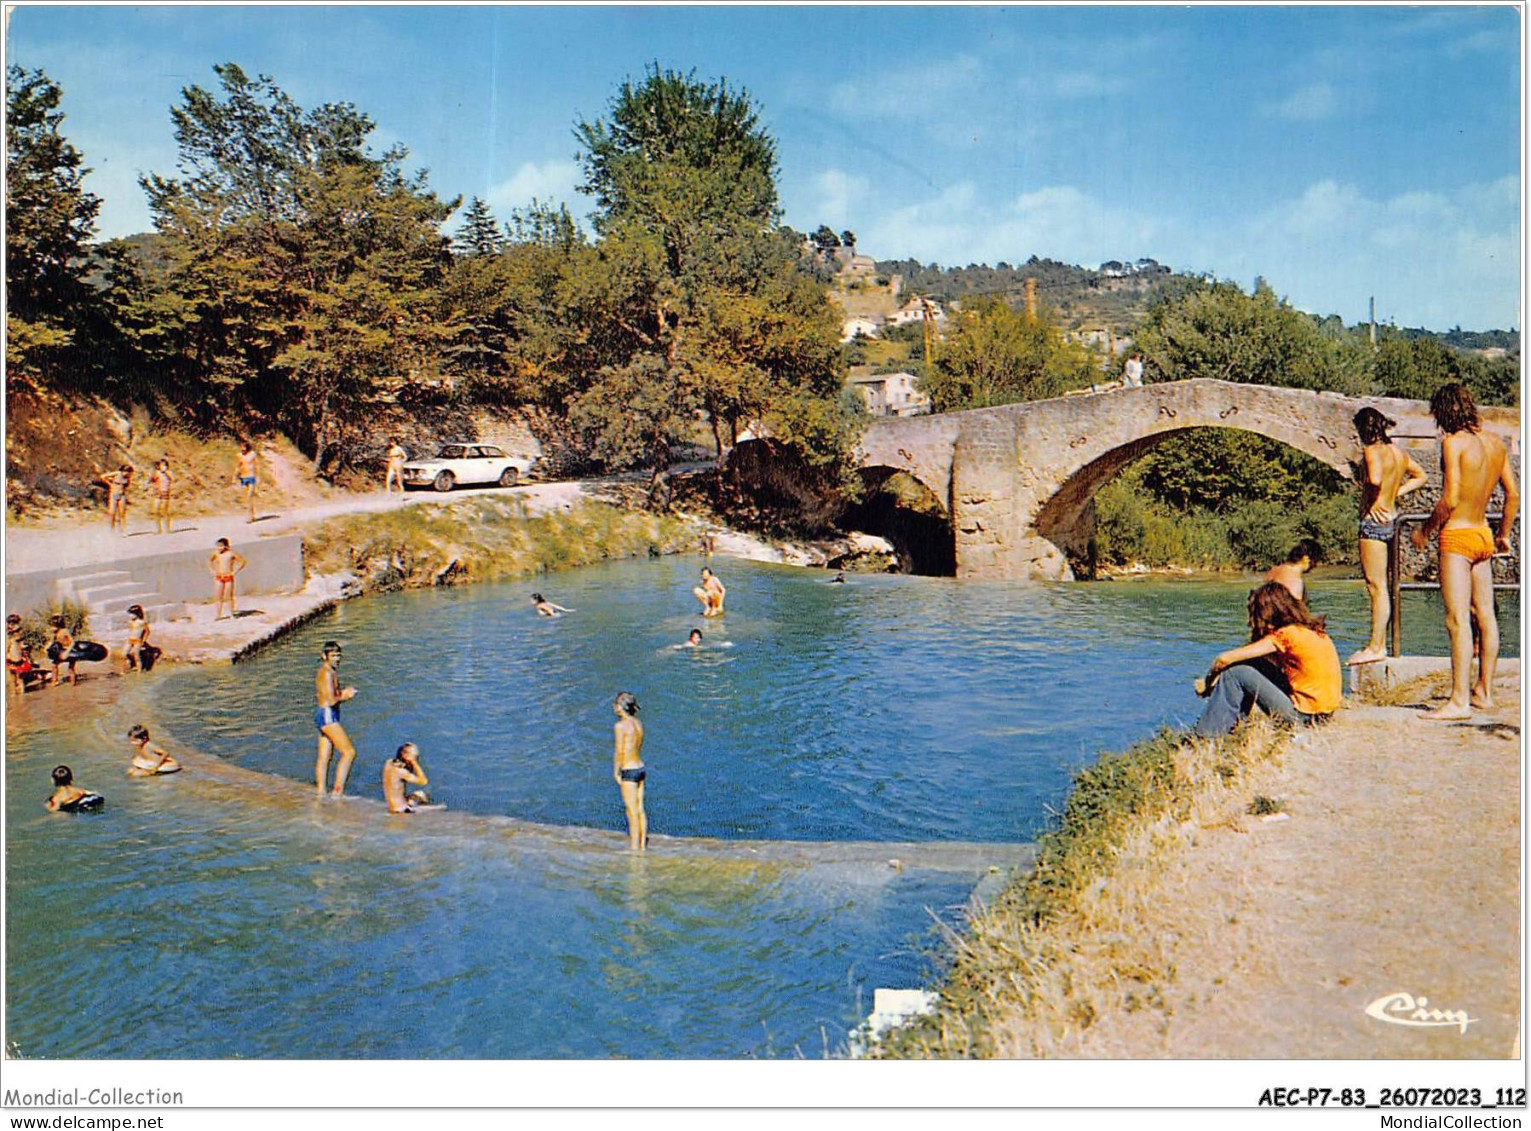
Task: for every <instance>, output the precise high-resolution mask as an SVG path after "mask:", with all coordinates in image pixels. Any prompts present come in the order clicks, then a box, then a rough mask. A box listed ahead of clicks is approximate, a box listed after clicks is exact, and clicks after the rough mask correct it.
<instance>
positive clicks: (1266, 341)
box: [1134, 280, 1371, 396]
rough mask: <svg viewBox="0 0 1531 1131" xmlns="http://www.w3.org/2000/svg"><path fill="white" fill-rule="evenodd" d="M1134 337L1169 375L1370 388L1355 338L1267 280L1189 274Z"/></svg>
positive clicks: (1163, 296)
mask: <svg viewBox="0 0 1531 1131" xmlns="http://www.w3.org/2000/svg"><path fill="white" fill-rule="evenodd" d="M1134 338H1135V341H1136V344H1137V346H1138V348H1140V349H1141V350H1142V351H1143V355H1144V358H1145V360H1146V361H1147V362H1148V363H1149V365H1151V366H1152V367H1153V368H1154V369H1156V370H1157V371H1158V372H1159V374H1160V375H1161V376H1162V377H1163V379H1165V380H1168V381H1178V380H1184V379H1187V378H1192V377H1215V378H1217V379H1219V380H1223V381H1239V382H1246V383H1250V384H1257V385H1285V386H1291V387H1295V388H1302V389H1333V390H1335V391H1337V392H1343V393H1349V394H1352V395H1358V396H1359V395H1365V394H1366V393H1368V392H1370V386H1371V379H1370V378H1371V375H1370V359H1369V357H1368V356H1367V353H1366V351H1365V349H1364V347H1361V346H1359V345H1358V344H1357V343H1354V342H1353V341H1337V340H1335V339H1333V338H1331V337H1328V336H1326V335H1325V334H1324V333H1323V332H1322V331H1321V330H1320V328H1319V327H1318V325H1317V324H1315V322H1314V321H1313V319H1312V318H1310V317H1309V316H1308V315H1306V314H1304V313H1302V312H1301V311H1299V310H1294V309H1293V308H1292V307H1291V306H1290V305H1289V304H1288V303H1287V302H1286V301H1285V300H1284V299H1279V298H1277V297H1276V294H1275V292H1274V291H1272V290H1271V289H1270V287H1269V286H1267V285H1266V284H1265V283H1264V281H1263V280H1262V281H1261V282H1260V283H1259V284H1258V285H1257V286H1256V288H1255V292H1254V293H1253V294H1245V293H1244V292H1243V291H1242V290H1241V289H1240V288H1239V287H1238V286H1237V285H1236V284H1234V283H1229V282H1207V281H1204V280H1186V281H1184V282H1183V283H1181V285H1179V286H1178V287H1172V288H1166V289H1165V290H1164V291H1162V292H1161V293H1160V295H1159V297H1158V299H1157V300H1156V301H1155V302H1154V303H1153V304H1152V305H1151V306H1150V307H1149V310H1148V313H1147V314H1146V315H1145V317H1144V319H1143V321H1142V322H1141V323H1140V324H1139V326H1138V327H1137V330H1136V332H1135V334H1134Z"/></svg>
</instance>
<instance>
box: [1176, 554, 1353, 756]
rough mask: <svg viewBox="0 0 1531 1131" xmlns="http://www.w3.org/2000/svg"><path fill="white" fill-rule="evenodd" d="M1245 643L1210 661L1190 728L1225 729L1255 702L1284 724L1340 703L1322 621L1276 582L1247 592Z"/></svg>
mask: <svg viewBox="0 0 1531 1131" xmlns="http://www.w3.org/2000/svg"><path fill="white" fill-rule="evenodd" d="M1249 638H1250V643H1248V644H1246V645H1244V646H1243V647H1242V648H1234V649H1231V650H1229V651H1227V652H1224V653H1223V654H1222V655H1220V656H1218V657H1217V658H1216V659H1215V660H1213V661H1212V667H1211V668H1210V669H1209V670H1208V671H1207V675H1206V679H1205V681H1201V680H1198V681H1197V688H1196V692H1197V694H1198V695H1203V696H1206V697H1207V698H1208V699H1209V700H1210V702H1208V704H1207V708H1206V710H1205V711H1203V712H1202V716H1201V719H1200V720H1199V721H1198V722H1197V724H1196V733H1197V734H1201V735H1207V736H1209V737H1211V736H1216V735H1221V734H1228V733H1230V732H1231V731H1232V730H1233V728H1234V727H1235V726H1237V725H1238V722H1239V720H1240V719H1242V718H1243V717H1244V716H1245V715H1247V714H1249V713H1250V712H1251V711H1252V710H1254V708H1255V707H1256V706H1259V707H1261V708H1263V709H1264V711H1265V713H1266V714H1268V715H1270V716H1272V717H1273V718H1277V719H1282V720H1285V721H1286V722H1289V723H1304V724H1313V723H1319V722H1325V721H1327V720H1328V718H1329V716H1330V715H1331V714H1333V713H1334V711H1335V710H1336V709H1337V708H1338V707H1339V705H1340V698H1341V691H1340V654H1339V653H1338V652H1336V651H1335V650H1334V641H1332V640H1330V639H1329V637H1328V636H1327V635H1326V634H1325V632H1324V620H1323V618H1322V617H1315V616H1314V615H1313V614H1312V613H1310V612H1309V611H1308V606H1307V605H1305V604H1303V603H1302V602H1301V601H1299V600H1298V599H1297V598H1296V597H1293V596H1292V593H1291V591H1290V590H1289V589H1287V587H1286V586H1284V585H1282V584H1281V583H1280V582H1279V581H1268V582H1266V583H1265V584H1264V585H1262V586H1260V588H1258V589H1256V590H1255V591H1254V592H1253V593H1251V594H1250V595H1249Z"/></svg>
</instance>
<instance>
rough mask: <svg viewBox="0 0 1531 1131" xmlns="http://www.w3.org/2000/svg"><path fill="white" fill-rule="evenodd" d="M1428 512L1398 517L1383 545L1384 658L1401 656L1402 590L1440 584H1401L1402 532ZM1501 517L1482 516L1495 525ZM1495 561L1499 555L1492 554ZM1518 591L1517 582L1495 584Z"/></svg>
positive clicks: (1412, 582)
mask: <svg viewBox="0 0 1531 1131" xmlns="http://www.w3.org/2000/svg"><path fill="white" fill-rule="evenodd" d="M1430 514H1431V512H1430V511H1425V512H1424V513H1423V514H1401V515H1399V516H1398V518H1397V519H1396V520H1395V522H1394V525H1393V537H1392V538H1390V539H1389V540H1388V544H1387V596H1388V604H1389V607H1390V611H1389V613H1388V626H1387V628H1388V654H1389V655H1392V656H1401V655H1403V602H1402V601H1400V600H1399V599H1398V598H1399V595H1400V594H1401V593H1402V592H1403V591H1404V590H1406V589H1439V588H1440V587H1441V583H1440V581H1439V580H1436V581H1404V580H1403V531H1404V527H1405V526H1413V525H1415V524H1416V523H1421V522H1428V521H1429V519H1430ZM1503 517H1504V515H1503V513H1500V512H1496V513H1494V514H1486V515H1484V516H1483V520H1484V521H1485V522H1489V523H1494V522H1498V521H1499V520H1500V519H1502V518H1503ZM1494 556H1495V557H1502V556H1503V555H1500V554H1496V555H1494ZM1435 569H1436V576H1437V578H1439V576H1440V564H1439V563H1437V564H1436V567H1435ZM1519 588H1520V582H1519V581H1496V582H1495V583H1494V589H1495V590H1496V591H1497V590H1500V589H1516V590H1518V589H1519Z"/></svg>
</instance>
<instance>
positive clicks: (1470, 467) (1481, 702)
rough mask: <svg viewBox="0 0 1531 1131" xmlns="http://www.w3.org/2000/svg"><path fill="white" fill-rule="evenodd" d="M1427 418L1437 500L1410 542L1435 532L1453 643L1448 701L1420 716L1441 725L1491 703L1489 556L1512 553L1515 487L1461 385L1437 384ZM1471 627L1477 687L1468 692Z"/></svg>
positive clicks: (1419, 543)
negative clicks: (1495, 523) (1434, 449)
mask: <svg viewBox="0 0 1531 1131" xmlns="http://www.w3.org/2000/svg"><path fill="white" fill-rule="evenodd" d="M1430 414H1431V415H1432V416H1434V417H1435V423H1436V425H1437V426H1438V427H1439V428H1440V430H1441V498H1440V502H1438V503H1436V504H1435V510H1434V511H1432V512H1431V514H1430V519H1429V521H1427V522H1426V523H1425V524H1424V525H1423V526H1421V527H1419V528H1418V529H1416V530H1415V531H1414V539H1413V541H1414V548H1415V549H1417V550H1423V549H1424V548H1425V547H1426V546H1427V545H1428V544H1429V542H1430V539H1431V537H1432V536H1433V535H1435V534H1436V533H1437V532H1439V533H1440V555H1441V562H1440V577H1441V600H1442V602H1443V603H1444V604H1445V606H1446V632H1447V634H1448V635H1449V636H1450V638H1451V698H1450V699H1448V700H1446V703H1445V705H1443V706H1441V707H1438V708H1436V709H1435V710H1433V711H1426V712H1425V713H1424V714H1423V715H1421V716H1420V717H1421V718H1423V719H1430V720H1432V721H1444V720H1450V719H1467V718H1471V717H1472V708H1474V707H1480V708H1488V707H1492V706H1493V705H1494V666H1495V665H1496V664H1497V663H1498V662H1499V621H1498V619H1497V618H1496V617H1495V615H1494V576H1493V557H1494V554H1495V553H1496V552H1497V553H1505V554H1508V553H1509V552H1510V532H1511V531H1512V530H1514V528H1515V516H1516V513H1517V512H1518V511H1519V510H1520V489H1519V488H1518V487H1517V486H1516V483H1515V473H1514V472H1513V471H1512V470H1511V469H1510V457H1509V453H1508V452H1506V451H1505V446H1504V441H1503V440H1501V439H1500V438H1499V437H1498V436H1495V435H1494V434H1493V433H1492V432H1485V431H1483V430H1482V428H1481V425H1480V423H1479V420H1478V407H1477V405H1475V404H1473V398H1472V394H1471V393H1469V392H1468V391H1467V388H1466V387H1465V386H1463V385H1460V384H1457V383H1455V382H1453V383H1451V384H1449V385H1442V386H1441V387H1440V388H1439V389H1437V390H1436V391H1435V396H1433V397H1431V398H1430ZM1495 487H1503V488H1504V516H1503V517H1502V518H1501V519H1500V520H1499V534H1498V537H1495V535H1494V533H1493V532H1492V531H1491V530H1489V527H1488V520H1487V519H1486V518H1485V517H1484V516H1485V515H1486V514H1487V513H1488V502H1489V497H1490V496H1491V495H1493V493H1494V488H1495ZM1469 615H1470V616H1471V622H1469V619H1468V618H1469ZM1474 626H1476V627H1477V630H1478V682H1477V683H1475V684H1472V685H1471V688H1470V689H1469V686H1468V680H1469V677H1470V676H1471V675H1472V661H1473V634H1472V629H1473V627H1474Z"/></svg>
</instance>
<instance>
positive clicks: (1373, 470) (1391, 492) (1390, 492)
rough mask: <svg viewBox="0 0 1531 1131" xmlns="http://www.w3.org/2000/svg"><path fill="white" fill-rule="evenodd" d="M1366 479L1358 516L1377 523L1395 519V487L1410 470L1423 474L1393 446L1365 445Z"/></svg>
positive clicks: (1406, 456)
mask: <svg viewBox="0 0 1531 1131" xmlns="http://www.w3.org/2000/svg"><path fill="white" fill-rule="evenodd" d="M1365 462H1366V478H1365V480H1364V481H1363V482H1362V484H1361V513H1362V514H1363V515H1367V516H1371V517H1373V518H1375V519H1376V520H1378V521H1387V520H1389V519H1392V518H1393V517H1394V516H1395V507H1396V504H1397V501H1398V487H1399V485H1400V484H1401V483H1402V482H1403V480H1404V476H1406V475H1408V474H1409V473H1410V470H1411V468H1412V469H1413V470H1414V471H1415V472H1417V473H1418V474H1420V475H1423V474H1424V472H1423V471H1421V470H1420V469H1419V465H1418V464H1416V463H1415V462H1414V461H1413V460H1412V459H1410V458H1409V456H1408V454H1407V453H1405V452H1404V451H1403V450H1402V449H1400V448H1398V447H1396V446H1395V445H1393V444H1392V443H1380V444H1369V445H1367V448H1366V452H1365Z"/></svg>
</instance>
